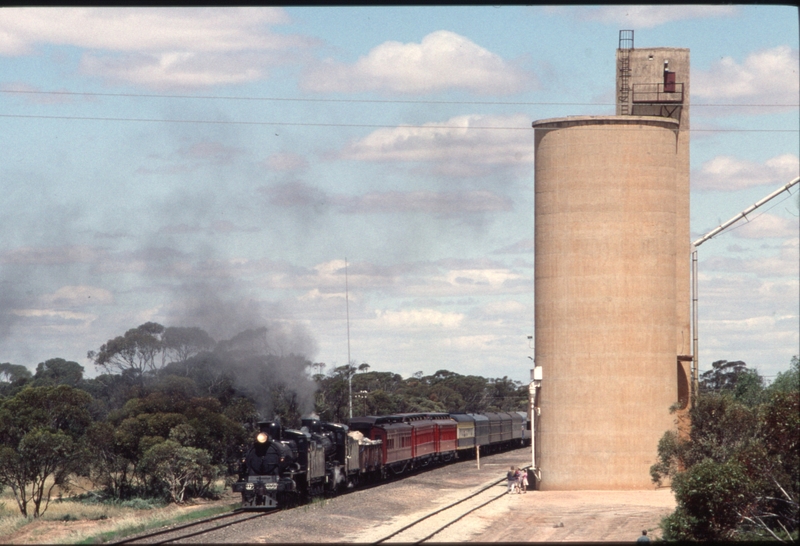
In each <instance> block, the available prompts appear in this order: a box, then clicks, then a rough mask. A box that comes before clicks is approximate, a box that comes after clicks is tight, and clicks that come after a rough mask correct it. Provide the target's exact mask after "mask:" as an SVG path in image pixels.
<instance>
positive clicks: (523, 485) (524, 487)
mask: <svg viewBox="0 0 800 546" xmlns="http://www.w3.org/2000/svg"><path fill="white" fill-rule="evenodd" d="M519 488H520V491H522V492H523V493H527V492H528V471H527V470H521V471H520V473H519Z"/></svg>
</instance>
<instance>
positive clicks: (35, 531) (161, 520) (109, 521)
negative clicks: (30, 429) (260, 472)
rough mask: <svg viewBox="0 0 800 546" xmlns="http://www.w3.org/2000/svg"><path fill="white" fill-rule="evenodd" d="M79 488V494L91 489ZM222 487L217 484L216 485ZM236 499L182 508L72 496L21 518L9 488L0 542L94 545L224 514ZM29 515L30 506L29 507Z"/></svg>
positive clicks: (2, 501)
mask: <svg viewBox="0 0 800 546" xmlns="http://www.w3.org/2000/svg"><path fill="white" fill-rule="evenodd" d="M88 485H90V484H85V483H84V484H83V486H84V487H83V488H79V489H78V490H77V491H76V493H81V492H83V491H81V489H84V490H90V489H89V488H88V487H87V486H88ZM220 485H221V484H220ZM233 502H235V499H233V498H231V497H226V498H225V499H223V500H221V501H215V502H198V503H195V504H186V505H182V506H177V505H166V506H156V507H149V506H148V503H146V502H143V501H142V502H138V503H137V502H128V503H115V504H110V503H99V502H92V501H90V500H88V499H79V498H77V497H64V498H62V499H60V500H59V499H58V497H57V495H55V496H54V499H53V500H52V501H51V502H50V505H49V506H48V508H47V511H46V512H45V513H44V514H42V516H41V517H39V518H36V519H33V518H25V517H23V516H22V514H20V512H19V508H18V506H17V503H16V501H15V500H14V495H13V493H12V492H11V490H10V489H6V490H4V491H3V492H2V493H0V543H2V544H98V543H102V542H108V541H113V540H117V539H119V538H121V537H123V536H127V535H131V534H134V533H138V532H142V531H145V530H147V529H153V528H156V527H160V526H163V525H168V524H170V523H174V522H178V521H188V520H191V519H198V518H202V517H208V516H209V515H213V514H217V513H220V512H224V511H229V510H231V509H232V508H234V506H233V504H232V503H233ZM29 510H30V505H29Z"/></svg>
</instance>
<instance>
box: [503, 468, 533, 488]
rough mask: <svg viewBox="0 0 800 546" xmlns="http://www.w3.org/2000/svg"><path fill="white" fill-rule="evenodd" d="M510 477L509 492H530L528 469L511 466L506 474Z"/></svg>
mask: <svg viewBox="0 0 800 546" xmlns="http://www.w3.org/2000/svg"><path fill="white" fill-rule="evenodd" d="M506 478H507V479H508V493H509V495H510V494H511V493H527V492H528V471H527V470H520V468H519V467H518V466H517V467H513V466H512V467H511V469H510V470H509V471H508V473H507V474H506Z"/></svg>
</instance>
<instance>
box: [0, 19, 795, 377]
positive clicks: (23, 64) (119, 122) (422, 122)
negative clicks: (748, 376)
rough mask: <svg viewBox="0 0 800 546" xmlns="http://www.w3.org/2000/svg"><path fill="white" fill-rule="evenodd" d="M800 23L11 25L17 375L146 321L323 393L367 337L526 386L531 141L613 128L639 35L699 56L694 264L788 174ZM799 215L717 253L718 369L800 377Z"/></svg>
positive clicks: (5, 77)
mask: <svg viewBox="0 0 800 546" xmlns="http://www.w3.org/2000/svg"><path fill="white" fill-rule="evenodd" d="M797 15H798V14H797V9H796V8H794V7H786V6H767V5H760V6H728V5H716V6H715V5H710V6H685V5H681V6H605V7H600V6H573V7H543V6H539V7H530V6H499V7H490V6H480V7H433V8H425V7H388V8H384V7H369V8H364V7H340V8H322V7H307V8H285V9H281V8H245V9H219V8H204V9H167V8H161V9H115V8H111V9H83V8H81V9H78V8H65V9H56V8H13V9H3V10H2V11H0V127H2V131H1V132H0V134H2V142H3V145H2V146H0V189H2V198H1V199H0V215H1V217H2V218H3V223H2V234H3V236H2V238H0V362H12V363H15V364H24V365H26V366H29V367H30V368H31V369H35V367H36V365H37V363H39V362H42V361H44V360H46V359H48V358H55V357H61V358H66V359H69V360H75V361H77V362H79V363H81V364H82V365H84V366H85V368H86V373H87V375H89V376H91V375H94V374H95V370H94V367H93V365H92V364H91V362H90V361H88V360H87V359H86V353H87V351H89V350H93V349H95V350H96V349H97V348H98V347H99V346H100V345H102V344H103V343H105V342H106V341H107V340H108V339H110V338H112V337H115V336H117V335H120V334H122V333H124V332H125V331H126V330H127V329H129V328H132V327H135V326H138V325H139V324H142V323H143V322H146V321H151V320H152V321H156V322H160V323H162V324H165V325H168V326H200V327H203V328H205V329H206V330H207V331H208V332H209V333H210V334H211V335H212V336H213V337H214V338H215V339H218V340H219V339H225V338H227V337H230V336H232V335H234V334H236V333H238V332H239V331H241V330H243V329H245V328H252V327H256V326H261V325H267V326H268V327H269V328H270V332H271V335H272V336H273V337H272V338H271V343H272V344H273V345H274V346H275V348H276V350H279V351H284V352H290V351H301V352H303V353H304V354H306V355H307V356H308V357H309V358H310V359H312V360H314V361H315V362H325V363H326V364H327V365H328V366H329V368H330V367H333V366H338V365H343V364H345V363H347V359H348V336H347V314H348V311H349V319H350V320H349V327H350V328H349V329H350V358H351V359H352V360H354V361H355V362H356V363H357V364H360V363H362V362H367V363H369V364H370V366H371V367H372V369H374V370H379V371H393V372H398V373H402V374H403V375H405V376H408V375H411V374H413V373H415V372H417V371H422V372H423V373H425V374H430V373H433V372H435V371H437V370H440V369H448V370H451V371H455V372H458V373H461V374H465V375H466V374H477V375H483V376H487V377H502V376H508V377H509V378H512V379H516V380H521V381H527V379H528V374H529V368H530V360H528V358H527V357H528V356H531V355H532V354H533V351H532V350H531V349H530V348H529V345H528V340H527V336H528V335H532V334H533V331H534V327H535V326H534V321H533V315H534V313H533V262H534V259H533V258H534V257H533V130H532V129H531V126H530V124H531V122H532V121H534V120H539V119H545V118H550V117H563V116H570V115H605V114H612V113H613V112H614V105H613V103H614V77H615V65H614V63H615V50H616V48H617V46H618V36H619V30H621V29H633V30H634V31H635V46H638V47H682V48H689V49H690V50H691V66H692V76H691V77H692V82H691V90H692V97H691V104H692V120H691V124H692V125H691V126H692V135H691V168H692V173H691V176H692V196H691V198H692V205H691V207H692V208H691V210H692V217H691V231H692V240H694V239H696V238H697V237H700V236H701V235H703V234H705V233H706V232H708V231H710V230H711V229H713V228H714V227H716V226H717V225H719V224H720V223H722V222H724V221H726V220H727V219H729V218H731V217H733V216H734V215H736V214H737V213H739V212H740V211H742V210H744V209H745V208H747V207H748V206H750V205H751V204H753V203H754V202H756V201H758V200H759V199H761V198H762V197H764V196H766V195H767V194H769V193H771V192H772V191H773V190H775V189H777V188H779V187H781V186H782V185H784V184H786V183H787V182H789V181H790V180H792V179H793V178H794V177H796V176H798V170H800V169H799V167H798V165H799V164H800V162H799V161H798V150H799V149H800V142H799V141H798V137H799V135H800V132H799V131H798V129H799V127H798V102H800V96H799V95H800V92H799V91H798V81H800V75H799V74H798V67H799V65H800V63H799V62H798V16H797ZM792 193H793V195H788V194H784V195H782V196H781V197H780V198H778V199H775V200H774V201H773V202H771V203H770V205H769V206H768V207H766V208H768V210H766V211H759V213H758V216H757V217H756V218H751V219H750V222H748V223H747V225H743V226H741V227H738V228H737V229H735V230H730V231H728V232H726V233H725V234H723V235H721V236H719V237H717V238H715V239H713V240H711V241H708V242H706V243H704V245H703V246H702V247H700V252H699V258H700V259H699V270H700V275H699V288H700V312H699V315H700V360H701V370H704V369H708V368H710V365H711V362H712V361H714V360H720V359H725V360H744V361H745V362H747V364H748V365H750V366H751V367H755V368H757V369H758V370H759V371H760V372H761V373H762V374H763V375H766V376H768V377H772V376H774V375H775V374H776V373H777V372H778V371H780V370H783V369H786V368H787V366H788V363H789V360H790V358H791V357H792V355H795V354H798V353H800V348H799V346H800V336H799V335H798V330H800V326H798V324H799V322H800V319H799V318H798V307H800V302H799V301H798V292H800V286H799V282H798V277H799V276H800V274H799V273H798V262H800V259H798V216H800V202H799V201H798V195H797V194H798V192H797V187H795V189H794V190H793V192H792ZM762 212H763V214H762ZM345 259H346V260H347V279H345ZM687 261H688V258H687ZM345 280H347V283H345ZM346 295H347V298H346V297H345V296H346Z"/></svg>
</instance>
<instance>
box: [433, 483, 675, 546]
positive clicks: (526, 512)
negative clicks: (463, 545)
mask: <svg viewBox="0 0 800 546" xmlns="http://www.w3.org/2000/svg"><path fill="white" fill-rule="evenodd" d="M673 510H675V498H674V497H673V495H672V492H671V491H670V490H669V489H668V488H662V489H657V490H650V491H528V492H527V493H524V494H519V495H506V497H505V498H504V499H501V500H499V501H497V502H495V503H492V504H490V505H489V506H487V507H485V508H482V509H481V510H480V511H478V512H477V513H476V514H475V515H473V516H471V517H470V518H469V520H468V521H465V522H463V524H459V525H456V526H453V527H451V528H449V529H447V530H445V531H444V532H443V533H441V534H440V535H437V536H436V537H434V540H435V541H442V542H628V541H630V542H633V541H635V540H636V539H637V538H638V537H639V536H640V535H641V534H642V530H643V529H646V530H647V534H648V536H649V537H650V538H652V539H655V538H659V537H660V536H661V532H660V529H659V528H658V524H659V522H660V521H661V518H662V517H664V516H666V515H668V514H670V513H671V512H672V511H673Z"/></svg>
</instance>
